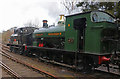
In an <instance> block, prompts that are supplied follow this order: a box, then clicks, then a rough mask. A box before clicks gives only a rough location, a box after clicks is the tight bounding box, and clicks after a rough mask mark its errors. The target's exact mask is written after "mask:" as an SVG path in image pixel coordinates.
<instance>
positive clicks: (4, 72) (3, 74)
mask: <svg viewBox="0 0 120 79" xmlns="http://www.w3.org/2000/svg"><path fill="white" fill-rule="evenodd" d="M2 77H11V75H9V74H8V73H7V72H6V71H5V70H4V69H2Z"/></svg>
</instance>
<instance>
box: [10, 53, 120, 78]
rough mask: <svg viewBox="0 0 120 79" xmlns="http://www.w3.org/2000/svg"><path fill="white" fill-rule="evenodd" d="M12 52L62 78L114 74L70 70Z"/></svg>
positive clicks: (15, 55) (109, 76)
mask: <svg viewBox="0 0 120 79" xmlns="http://www.w3.org/2000/svg"><path fill="white" fill-rule="evenodd" d="M9 54H11V55H12V56H14V57H15V58H18V59H20V60H22V61H24V62H26V63H29V64H31V65H33V66H35V67H37V68H39V69H41V70H43V71H46V72H48V73H51V74H53V75H55V76H57V77H62V78H65V79H66V78H67V79H68V78H72V79H78V78H82V79H84V78H86V79H103V78H113V79H114V77H112V75H106V74H102V73H97V72H96V73H94V72H91V73H89V74H84V73H81V72H75V71H72V70H68V69H66V68H64V67H60V66H56V65H53V64H50V63H44V62H41V61H38V60H37V59H36V58H34V57H32V58H31V57H27V56H22V55H19V54H15V53H9ZM116 79H119V78H116Z"/></svg>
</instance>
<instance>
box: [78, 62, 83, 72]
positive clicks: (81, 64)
mask: <svg viewBox="0 0 120 79" xmlns="http://www.w3.org/2000/svg"><path fill="white" fill-rule="evenodd" d="M77 69H78V70H79V71H82V70H84V62H83V61H82V60H78V63H77Z"/></svg>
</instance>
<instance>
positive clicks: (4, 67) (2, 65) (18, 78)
mask: <svg viewBox="0 0 120 79" xmlns="http://www.w3.org/2000/svg"><path fill="white" fill-rule="evenodd" d="M0 66H1V67H2V68H3V69H4V70H5V71H6V72H7V73H8V74H10V75H11V76H12V77H13V78H17V79H20V77H21V76H20V75H18V74H17V73H16V72H15V71H13V70H12V69H11V68H10V67H8V66H7V65H6V64H5V63H3V62H2V61H0Z"/></svg>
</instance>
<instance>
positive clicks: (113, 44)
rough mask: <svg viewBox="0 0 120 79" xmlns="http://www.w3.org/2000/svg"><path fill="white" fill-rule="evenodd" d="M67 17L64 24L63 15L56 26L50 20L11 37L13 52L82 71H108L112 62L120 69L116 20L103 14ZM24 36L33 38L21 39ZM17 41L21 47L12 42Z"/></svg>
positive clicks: (93, 12) (95, 13) (81, 14)
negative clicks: (103, 67)
mask: <svg viewBox="0 0 120 79" xmlns="http://www.w3.org/2000/svg"><path fill="white" fill-rule="evenodd" d="M65 17H66V18H65V21H64V16H63V15H61V16H60V20H59V21H58V25H57V26H51V27H49V26H48V24H47V20H43V27H42V28H39V29H38V28H37V29H34V31H33V32H31V33H26V34H25V33H19V34H18V36H11V40H10V41H12V42H11V43H9V44H8V45H9V46H10V49H11V51H15V52H17V53H20V54H24V55H31V54H32V55H33V54H34V55H35V56H36V57H38V58H39V59H41V60H45V61H49V62H53V63H57V64H60V65H65V66H69V67H72V68H76V69H79V70H91V69H92V68H96V67H99V66H100V65H101V64H106V66H107V67H108V70H109V64H111V63H112V64H115V65H117V66H119V69H120V52H119V42H120V40H119V39H120V38H119V33H120V32H119V28H118V24H116V22H115V21H116V20H115V17H113V16H112V15H110V14H109V13H106V12H103V11H90V12H85V13H78V14H73V15H68V16H65ZM30 29H31V28H30ZM22 30H23V29H22ZM22 32H23V31H22ZM23 36H24V38H26V37H30V38H28V39H24V40H21V38H22V37H23ZM16 38H17V40H15V41H18V44H14V43H13V42H14V39H16ZM28 40H31V41H28ZM20 41H22V43H19V42H20ZM23 41H25V42H23ZM27 42H30V43H29V44H28V43H27ZM116 58H118V59H117V60H115V59H116Z"/></svg>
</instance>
